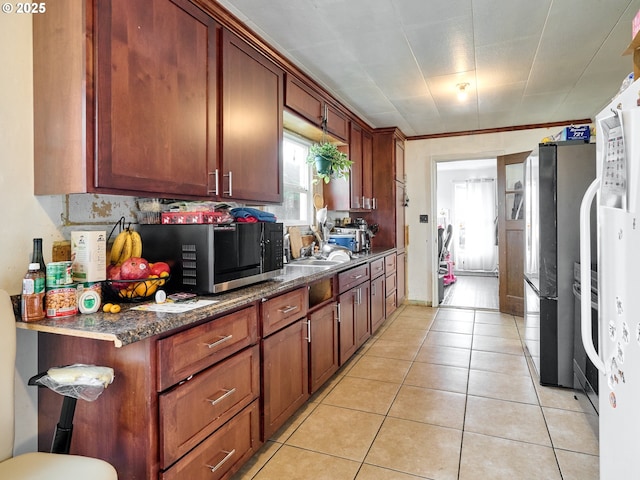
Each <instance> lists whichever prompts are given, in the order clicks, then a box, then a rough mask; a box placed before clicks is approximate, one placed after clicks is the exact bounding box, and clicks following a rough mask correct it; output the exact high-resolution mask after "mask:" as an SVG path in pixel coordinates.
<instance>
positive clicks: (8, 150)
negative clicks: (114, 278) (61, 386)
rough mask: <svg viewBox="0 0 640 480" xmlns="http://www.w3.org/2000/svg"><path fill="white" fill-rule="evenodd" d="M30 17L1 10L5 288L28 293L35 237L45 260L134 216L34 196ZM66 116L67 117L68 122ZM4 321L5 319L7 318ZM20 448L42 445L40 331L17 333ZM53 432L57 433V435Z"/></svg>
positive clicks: (86, 200) (0, 235) (99, 205)
mask: <svg viewBox="0 0 640 480" xmlns="http://www.w3.org/2000/svg"><path fill="white" fill-rule="evenodd" d="M31 32H32V29H31V16H30V15H18V14H3V13H0V59H2V68H0V204H1V205H2V222H1V223H0V247H1V248H0V289H3V290H6V291H7V292H9V294H10V295H17V294H19V293H20V291H21V285H22V277H23V275H24V273H25V272H26V269H27V265H28V263H29V259H30V255H31V250H32V244H33V240H32V239H33V238H35V237H41V238H42V239H43V252H44V258H45V261H51V247H52V246H53V242H54V241H56V240H63V239H67V240H68V239H69V236H70V234H69V231H70V230H72V229H84V228H91V229H96V228H97V229H104V230H107V229H110V228H111V227H112V226H113V224H114V222H115V221H116V220H117V219H119V218H120V216H122V215H124V216H125V217H126V219H127V220H128V221H130V220H131V219H133V218H134V210H135V201H134V199H133V198H131V197H115V196H106V195H105V196H99V195H88V194H85V195H68V196H64V195H57V196H37V197H36V196H35V195H34V194H33V74H32V70H33V56H32V42H31ZM61 121H63V119H61ZM2 320H5V319H2ZM17 340H18V345H17V358H16V381H15V386H16V395H15V398H16V434H15V448H14V449H15V452H16V453H23V452H25V451H33V450H36V449H37V395H36V389H35V388H34V387H28V386H27V385H26V382H27V380H28V379H29V377H31V376H32V375H34V374H36V373H38V370H37V368H38V367H37V334H36V333H34V332H30V331H25V330H20V329H18V331H17ZM51 433H52V434H53V432H51Z"/></svg>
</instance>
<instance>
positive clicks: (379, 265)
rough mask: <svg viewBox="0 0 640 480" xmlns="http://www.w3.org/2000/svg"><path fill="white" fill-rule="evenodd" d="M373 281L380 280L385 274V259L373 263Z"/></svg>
mask: <svg viewBox="0 0 640 480" xmlns="http://www.w3.org/2000/svg"><path fill="white" fill-rule="evenodd" d="M370 265H371V279H372V280H373V279H374V278H378V277H379V276H380V275H382V274H383V273H384V258H379V259H378V260H374V261H373V262H371V264H370Z"/></svg>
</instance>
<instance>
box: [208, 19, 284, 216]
mask: <svg viewBox="0 0 640 480" xmlns="http://www.w3.org/2000/svg"><path fill="white" fill-rule="evenodd" d="M222 33H223V34H222V65H223V67H222V142H221V143H222V177H223V178H222V179H220V180H221V188H222V192H221V193H222V197H224V198H225V199H228V200H236V201H251V202H257V203H258V204H262V203H281V202H282V121H283V120H282V111H283V105H284V100H283V92H284V87H283V78H284V73H283V71H282V70H281V69H280V68H279V67H278V66H277V65H275V64H274V63H272V62H271V61H269V60H268V59H267V58H266V57H265V56H263V55H262V54H261V53H259V52H258V51H257V50H256V49H254V48H253V47H252V46H251V45H249V44H247V43H246V42H245V41H243V40H242V39H240V38H239V37H237V36H236V35H234V34H233V33H231V32H229V31H227V30H223V32H222Z"/></svg>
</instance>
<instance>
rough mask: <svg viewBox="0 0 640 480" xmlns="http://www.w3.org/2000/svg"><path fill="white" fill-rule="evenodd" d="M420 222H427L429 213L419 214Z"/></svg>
mask: <svg viewBox="0 0 640 480" xmlns="http://www.w3.org/2000/svg"><path fill="white" fill-rule="evenodd" d="M420 223H429V215H420Z"/></svg>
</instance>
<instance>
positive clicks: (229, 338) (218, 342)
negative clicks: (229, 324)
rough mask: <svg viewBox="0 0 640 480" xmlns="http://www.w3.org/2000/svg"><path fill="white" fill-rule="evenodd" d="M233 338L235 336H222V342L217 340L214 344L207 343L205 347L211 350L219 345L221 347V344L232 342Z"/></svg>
mask: <svg viewBox="0 0 640 480" xmlns="http://www.w3.org/2000/svg"><path fill="white" fill-rule="evenodd" d="M232 338H233V335H227V336H226V337H223V336H222V335H221V336H220V340H216V341H215V342H213V343H205V345H206V346H207V347H209V348H215V347H217V346H218V345H220V344H221V343H224V342H227V341H229V340H231V339H232Z"/></svg>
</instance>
